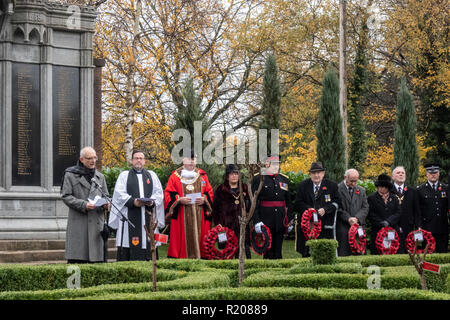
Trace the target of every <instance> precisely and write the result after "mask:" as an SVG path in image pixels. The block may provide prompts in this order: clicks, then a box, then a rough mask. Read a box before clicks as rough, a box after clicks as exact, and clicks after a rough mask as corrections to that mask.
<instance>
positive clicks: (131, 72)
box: [124, 0, 142, 163]
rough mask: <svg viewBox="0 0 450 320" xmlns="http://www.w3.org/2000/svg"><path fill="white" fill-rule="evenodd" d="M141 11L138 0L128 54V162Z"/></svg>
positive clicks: (126, 129)
mask: <svg viewBox="0 0 450 320" xmlns="http://www.w3.org/2000/svg"><path fill="white" fill-rule="evenodd" d="M141 13H142V2H141V0H137V1H136V11H135V18H134V26H133V42H132V45H131V48H130V52H128V54H129V55H130V62H129V68H128V75H127V87H126V96H125V97H126V102H125V109H126V121H125V143H124V150H125V160H126V161H127V162H128V163H130V162H131V155H132V153H133V146H134V142H133V125H134V114H135V108H136V103H137V101H136V99H135V98H134V89H135V82H134V76H135V73H136V52H137V50H136V42H137V35H138V33H139V19H140V17H141Z"/></svg>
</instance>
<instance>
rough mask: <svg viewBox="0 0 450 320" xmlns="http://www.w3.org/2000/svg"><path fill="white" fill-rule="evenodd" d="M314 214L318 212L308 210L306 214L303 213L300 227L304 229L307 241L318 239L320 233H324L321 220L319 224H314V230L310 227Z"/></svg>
mask: <svg viewBox="0 0 450 320" xmlns="http://www.w3.org/2000/svg"><path fill="white" fill-rule="evenodd" d="M314 212H316V210H314V209H308V210H305V212H303V214H302V220H301V224H300V226H301V228H302V231H303V234H304V235H305V238H306V240H309V239H317V237H318V236H319V235H320V232H321V231H322V221H321V220H320V219H319V221H318V222H317V223H313V225H314V226H313V228H311V227H310V225H311V223H312V221H311V220H312V218H313V213H314Z"/></svg>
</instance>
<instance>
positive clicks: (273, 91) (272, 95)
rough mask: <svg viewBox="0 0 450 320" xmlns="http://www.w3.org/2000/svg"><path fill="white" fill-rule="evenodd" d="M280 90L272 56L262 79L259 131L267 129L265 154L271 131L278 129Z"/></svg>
mask: <svg viewBox="0 0 450 320" xmlns="http://www.w3.org/2000/svg"><path fill="white" fill-rule="evenodd" d="M280 105H281V88H280V81H279V80H278V68H277V61H276V58H275V56H274V55H273V54H269V56H268V57H267V59H266V64H265V69H264V77H263V104H262V116H263V117H262V120H261V124H260V126H259V128H260V129H267V152H268V154H271V153H272V150H271V145H270V144H271V141H272V136H271V132H270V130H271V129H279V128H280Z"/></svg>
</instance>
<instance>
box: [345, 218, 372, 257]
mask: <svg viewBox="0 0 450 320" xmlns="http://www.w3.org/2000/svg"><path fill="white" fill-rule="evenodd" d="M358 228H359V225H358V224H357V223H355V224H352V226H351V227H350V229H349V230H348V243H349V245H350V249H351V250H352V252H353V253H355V254H364V253H365V252H366V244H367V240H366V232H365V231H364V229H362V230H363V235H362V236H361V237H360V236H359V234H358ZM357 239H358V241H357Z"/></svg>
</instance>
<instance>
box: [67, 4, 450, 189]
mask: <svg viewBox="0 0 450 320" xmlns="http://www.w3.org/2000/svg"><path fill="white" fill-rule="evenodd" d="M66 2H67V1H66ZM72 2H75V3H83V4H86V3H88V2H87V1H72ZM96 3H97V5H98V13H99V14H98V18H97V30H96V34H95V46H94V54H95V56H96V57H102V58H104V59H105V60H106V66H105V68H104V73H103V77H104V78H103V111H104V113H103V114H104V117H103V137H104V159H105V160H104V163H103V164H104V165H106V166H117V165H122V164H123V163H124V162H126V161H127V152H129V149H130V148H132V147H139V148H140V149H144V150H145V151H146V152H147V153H148V155H149V158H150V159H151V162H152V164H153V166H167V165H171V159H170V150H171V148H172V147H173V142H172V141H171V133H172V129H173V128H174V124H175V121H176V119H175V117H174V116H175V115H176V114H177V112H178V111H179V110H181V109H182V108H183V103H184V99H183V90H184V88H185V84H186V81H187V79H192V85H193V88H194V89H195V92H196V94H197V95H198V98H199V100H200V104H199V105H200V111H199V112H200V115H201V118H202V119H203V121H205V124H204V126H205V128H208V129H212V130H217V131H220V132H222V133H223V134H225V132H226V131H227V130H231V129H232V130H234V131H236V132H241V134H242V135H246V134H248V130H249V129H251V128H257V127H258V124H259V122H260V121H261V106H262V103H263V95H262V76H263V72H264V61H265V59H266V57H267V56H268V55H269V53H270V54H273V55H274V56H275V57H276V63H277V66H278V77H279V80H280V86H281V87H282V88H283V91H282V96H281V106H280V124H281V125H280V129H281V130H280V151H281V155H282V156H283V159H284V162H283V164H282V169H283V170H284V171H294V172H296V171H302V172H306V171H307V169H308V168H309V165H310V163H311V162H312V161H314V160H315V159H316V154H315V152H316V151H315V149H316V145H317V137H316V135H315V127H316V122H317V117H318V110H319V103H320V99H321V93H322V79H323V76H324V73H325V71H326V68H327V66H328V65H329V64H331V65H332V66H334V67H335V68H336V69H338V46H339V39H338V35H339V32H338V30H339V26H338V22H339V6H338V4H339V1H338V0H265V1H262V0H227V1H223V0H196V1H185V0H153V1H143V0H106V1H104V0H99V1H98V2H96V1H95V0H90V2H89V4H90V5H95V4H96ZM347 15H348V17H351V19H347V21H348V25H347V31H348V34H347V67H348V75H349V79H348V81H349V82H350V81H352V78H351V77H352V74H356V73H353V71H354V70H356V68H357V67H361V66H362V65H358V63H355V61H362V60H361V56H358V52H359V54H361V48H362V47H363V51H364V64H363V68H364V78H365V85H364V90H363V91H364V99H362V97H359V99H357V98H358V97H354V98H355V99H353V100H352V99H349V104H351V103H355V101H356V102H357V103H358V112H360V114H361V116H362V117H363V119H362V120H363V123H364V125H365V130H366V132H365V136H366V146H365V148H366V156H365V160H364V159H363V160H358V161H362V164H360V165H361V166H362V167H363V168H364V174H363V178H374V177H376V176H378V175H379V174H380V173H382V172H390V170H391V167H392V164H393V159H394V154H393V152H394V151H393V145H394V125H395V120H396V119H395V118H396V115H395V114H396V113H395V108H396V102H397V89H398V88H399V85H400V79H401V77H403V76H404V77H405V79H406V84H407V86H408V88H409V89H410V91H411V94H412V96H413V101H414V106H415V109H416V114H417V125H418V134H417V146H418V154H419V158H420V163H421V164H422V163H423V162H424V161H425V159H431V158H433V159H436V160H439V161H441V165H442V166H443V167H444V171H448V170H449V169H450V168H449V166H450V164H449V161H450V160H449V159H450V155H449V153H450V149H449V145H448V141H450V132H449V130H450V126H449V125H448V124H449V121H450V119H449V116H450V112H449V111H450V110H449V108H450V107H449V90H450V89H449V88H450V85H449V82H450V81H449V78H450V72H449V46H448V43H449V41H448V35H449V32H448V31H449V30H448V29H449V23H448V19H449V18H448V17H449V16H448V1H445V0H364V1H360V0H358V1H356V0H348V5H347ZM362 26H366V27H364V28H363V27H362ZM393 35H395V36H393ZM358 48H359V51H358ZM354 88H355V87H354V86H353V89H352V86H349V97H350V96H351V94H352V92H355V90H354ZM352 90H353V91H352ZM350 109H351V106H350ZM351 141H352V139H351V137H350V139H349V143H351ZM127 150H128V151H127ZM442 175H444V173H442ZM423 180H424V170H423V168H422V167H421V166H420V167H419V178H418V182H422V181H423Z"/></svg>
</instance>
